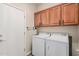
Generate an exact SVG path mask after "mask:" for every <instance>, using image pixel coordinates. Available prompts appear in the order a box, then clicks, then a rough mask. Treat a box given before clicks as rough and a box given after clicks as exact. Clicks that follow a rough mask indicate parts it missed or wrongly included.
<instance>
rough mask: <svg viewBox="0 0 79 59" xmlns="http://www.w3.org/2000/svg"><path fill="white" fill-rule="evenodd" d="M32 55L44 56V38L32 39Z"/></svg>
mask: <svg viewBox="0 0 79 59" xmlns="http://www.w3.org/2000/svg"><path fill="white" fill-rule="evenodd" d="M32 55H35V56H44V55H45V40H44V39H41V38H33V39H32Z"/></svg>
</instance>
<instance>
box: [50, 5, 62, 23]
mask: <svg viewBox="0 0 79 59" xmlns="http://www.w3.org/2000/svg"><path fill="white" fill-rule="evenodd" d="M49 18H50V25H60V20H61V6H55V7H52V8H50V9H49Z"/></svg>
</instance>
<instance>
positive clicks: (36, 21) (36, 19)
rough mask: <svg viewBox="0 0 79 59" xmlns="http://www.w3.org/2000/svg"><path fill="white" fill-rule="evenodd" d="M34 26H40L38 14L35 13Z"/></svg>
mask: <svg viewBox="0 0 79 59" xmlns="http://www.w3.org/2000/svg"><path fill="white" fill-rule="evenodd" d="M34 24H35V26H36V27H39V26H40V25H41V19H40V13H35V20H34Z"/></svg>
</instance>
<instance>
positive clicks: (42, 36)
mask: <svg viewBox="0 0 79 59" xmlns="http://www.w3.org/2000/svg"><path fill="white" fill-rule="evenodd" d="M49 36H50V34H49V33H39V34H38V35H34V36H33V37H39V38H47V37H49Z"/></svg>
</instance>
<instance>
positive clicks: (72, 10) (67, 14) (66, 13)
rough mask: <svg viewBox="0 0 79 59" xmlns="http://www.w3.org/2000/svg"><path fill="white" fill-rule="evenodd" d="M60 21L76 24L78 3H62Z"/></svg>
mask: <svg viewBox="0 0 79 59" xmlns="http://www.w3.org/2000/svg"><path fill="white" fill-rule="evenodd" d="M62 21H63V23H64V25H74V24H78V4H74V3H71V4H64V5H62Z"/></svg>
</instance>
